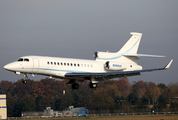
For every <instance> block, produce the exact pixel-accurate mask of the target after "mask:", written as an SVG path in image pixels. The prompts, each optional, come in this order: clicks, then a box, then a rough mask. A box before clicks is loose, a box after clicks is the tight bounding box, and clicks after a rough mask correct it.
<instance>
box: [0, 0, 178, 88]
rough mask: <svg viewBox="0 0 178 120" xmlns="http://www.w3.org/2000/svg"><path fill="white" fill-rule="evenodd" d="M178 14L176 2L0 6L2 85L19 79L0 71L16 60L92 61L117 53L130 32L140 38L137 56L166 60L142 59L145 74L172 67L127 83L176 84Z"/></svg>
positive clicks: (58, 0) (41, 1)
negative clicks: (104, 53) (96, 54)
mask: <svg viewBox="0 0 178 120" xmlns="http://www.w3.org/2000/svg"><path fill="white" fill-rule="evenodd" d="M177 11H178V1H177V0H156V1H155V0H147V1H146V0H145V1H144V0H134V1H132V0H87V1H84V0H75V1H74V0H50V1H49V0H28V1H24V0H15V1H14V0H8V1H7V0H1V1H0V56H1V58H0V73H1V77H0V80H10V81H17V80H18V79H21V78H23V76H22V75H14V74H12V73H11V72H8V71H6V70H4V69H3V66H4V65H5V64H7V63H9V62H13V61H15V60H16V59H17V58H18V57H20V56H24V55H45V56H55V57H69V58H71V57H72V58H83V59H93V53H94V52H95V51H107V50H109V51H111V52H115V51H118V50H119V49H120V48H121V47H122V46H123V45H124V44H125V43H126V42H127V40H128V39H129V38H130V37H131V35H130V32H142V33H143V36H142V40H141V43H140V47H139V51H138V53H145V54H157V55H165V56H166V57H165V58H142V59H140V60H139V64H140V65H142V66H143V68H156V67H163V66H164V65H165V64H167V62H169V60H171V59H172V58H173V59H174V62H173V64H172V66H171V68H170V69H168V70H166V71H158V72H151V73H143V74H142V75H141V76H137V77H129V80H130V82H131V83H132V82H133V81H138V80H144V81H148V82H150V81H152V82H154V83H164V84H169V83H170V82H177V81H178V77H177V75H176V74H177V70H178V62H177V61H178V53H177V51H178V47H177V45H178V40H177V37H178V14H177ZM29 77H30V79H34V80H40V79H42V78H45V76H40V77H39V76H38V77H37V76H36V77H35V78H33V77H32V76H31V75H29Z"/></svg>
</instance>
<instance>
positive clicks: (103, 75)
mask: <svg viewBox="0 0 178 120" xmlns="http://www.w3.org/2000/svg"><path fill="white" fill-rule="evenodd" d="M172 61H173V59H172V60H171V61H170V62H169V63H168V64H167V65H166V66H165V67H163V68H155V69H145V70H135V71H122V72H103V73H90V72H82V73H79V72H72V73H66V74H65V77H67V78H86V79H87V78H91V77H93V78H95V79H100V78H106V79H111V78H117V77H126V76H135V75H140V73H141V72H151V71H157V70H165V69H168V68H169V67H170V65H171V63H172Z"/></svg>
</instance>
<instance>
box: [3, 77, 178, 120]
mask: <svg viewBox="0 0 178 120" xmlns="http://www.w3.org/2000/svg"><path fill="white" fill-rule="evenodd" d="M22 81H23V79H21V80H18V81H17V82H9V81H7V80H2V81H1V82H0V94H6V96H7V99H6V100H7V114H8V117H11V116H13V117H15V116H21V112H33V111H44V109H45V108H46V107H52V109H54V110H58V111H62V110H63V109H65V108H68V106H74V107H87V108H88V109H89V111H92V112H96V111H100V112H103V111H107V112H133V111H142V112H144V111H150V108H149V107H148V105H153V108H154V109H155V111H156V110H166V111H170V110H178V102H177V101H175V100H172V99H171V97H176V96H177V97H178V82H176V83H170V84H168V85H165V84H163V83H159V84H157V85H156V84H155V83H153V82H144V81H138V82H136V81H134V82H133V83H132V84H131V83H129V80H128V79H127V78H122V79H120V80H107V81H105V82H99V83H98V85H97V88H95V89H91V88H89V87H88V84H89V81H84V82H81V83H79V84H80V88H79V89H78V90H73V89H72V88H71V85H68V84H66V83H67V82H68V81H67V80H55V79H49V78H45V79H42V80H40V81H34V80H31V79H28V80H27V84H23V83H22ZM64 90H65V94H63V91H64ZM167 104H169V106H168V105H167Z"/></svg>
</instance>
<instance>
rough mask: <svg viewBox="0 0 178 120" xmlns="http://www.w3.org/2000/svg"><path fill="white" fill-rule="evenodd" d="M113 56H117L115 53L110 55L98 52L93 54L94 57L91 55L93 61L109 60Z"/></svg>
mask: <svg viewBox="0 0 178 120" xmlns="http://www.w3.org/2000/svg"><path fill="white" fill-rule="evenodd" d="M115 56H117V54H116V53H112V52H99V51H97V52H95V53H94V55H93V57H94V58H95V59H100V58H103V59H104V58H111V57H115Z"/></svg>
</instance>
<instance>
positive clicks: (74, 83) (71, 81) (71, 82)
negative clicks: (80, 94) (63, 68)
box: [67, 80, 79, 89]
mask: <svg viewBox="0 0 178 120" xmlns="http://www.w3.org/2000/svg"><path fill="white" fill-rule="evenodd" d="M67 84H72V85H71V87H72V89H78V88H79V84H78V83H76V80H70V81H69V82H68V83H67Z"/></svg>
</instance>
